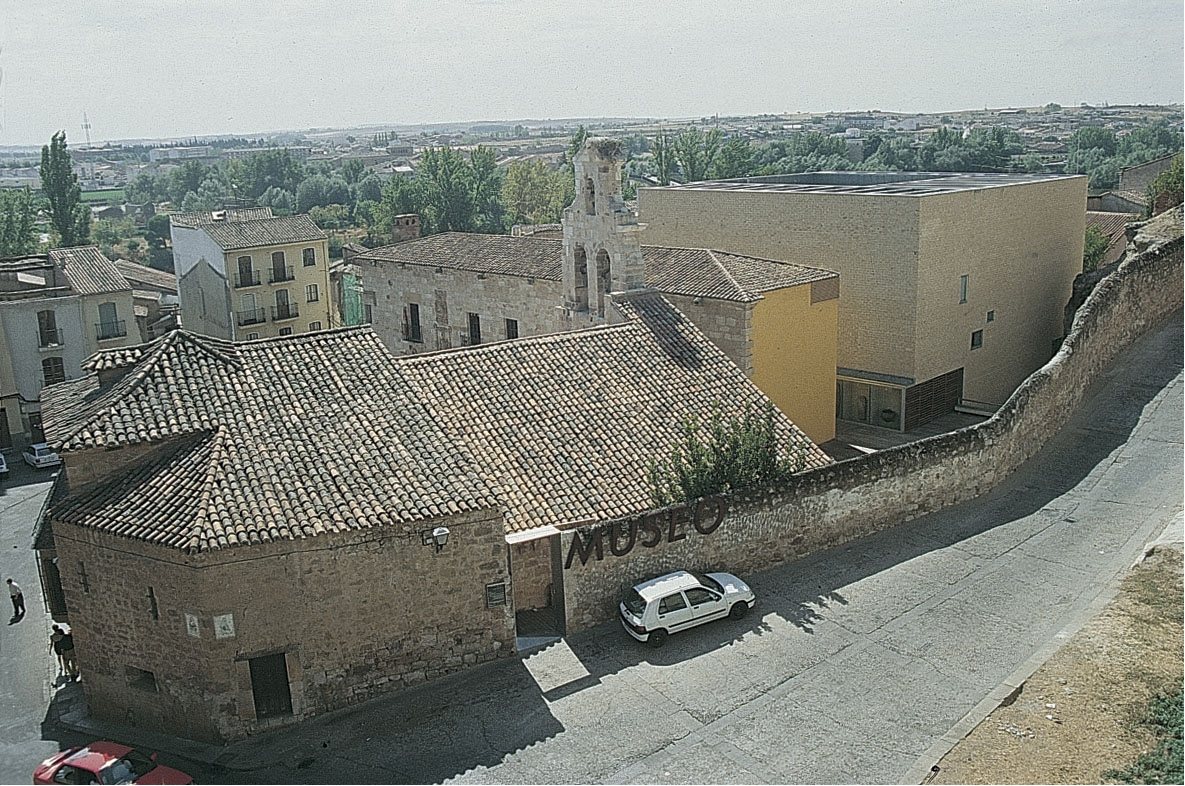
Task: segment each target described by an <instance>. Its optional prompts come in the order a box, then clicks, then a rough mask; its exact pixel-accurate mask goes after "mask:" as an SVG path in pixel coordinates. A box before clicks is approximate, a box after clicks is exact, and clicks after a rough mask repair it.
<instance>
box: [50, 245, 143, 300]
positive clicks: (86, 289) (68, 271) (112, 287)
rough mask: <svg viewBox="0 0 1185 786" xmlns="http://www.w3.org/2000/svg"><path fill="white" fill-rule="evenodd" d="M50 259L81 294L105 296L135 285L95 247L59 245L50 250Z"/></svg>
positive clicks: (71, 285)
mask: <svg viewBox="0 0 1185 786" xmlns="http://www.w3.org/2000/svg"><path fill="white" fill-rule="evenodd" d="M49 258H50V261H52V262H53V263H54V264H55V265H57V266H58V268H59V269H60V270H61V271H62V272H63V273H65V275H66V280H67V281H68V282H70V288H71V289H73V290H74V291H75V292H77V293H78V294H80V295H101V294H104V293H107V292H123V291H126V290H129V289H131V288H132V285H131V284H129V283H128V281H127V279H126V278H124V277H123V276H122V275H121V274H120V272H119V268H117V267H116V266H115V263H114V262H112V261H111V260H110V259H108V258H107V257H105V256H103V254H102V252H100V251H99V249H98V248H96V247H95V246H83V247H81V248H56V249H54V250H53V251H50V252H49Z"/></svg>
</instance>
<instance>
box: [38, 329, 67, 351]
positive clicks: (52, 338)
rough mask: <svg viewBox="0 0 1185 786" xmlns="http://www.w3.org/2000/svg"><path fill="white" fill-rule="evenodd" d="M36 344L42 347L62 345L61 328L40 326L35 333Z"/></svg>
mask: <svg viewBox="0 0 1185 786" xmlns="http://www.w3.org/2000/svg"><path fill="white" fill-rule="evenodd" d="M37 336H38V344H37V345H38V346H39V347H41V348H42V349H48V348H49V347H60V346H62V329H61V328H41V330H39V331H38V333H37Z"/></svg>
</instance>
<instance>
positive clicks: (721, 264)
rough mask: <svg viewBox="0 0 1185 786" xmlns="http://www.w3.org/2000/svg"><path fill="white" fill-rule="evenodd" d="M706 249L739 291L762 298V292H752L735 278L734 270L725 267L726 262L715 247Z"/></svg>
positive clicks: (747, 295) (748, 295)
mask: <svg viewBox="0 0 1185 786" xmlns="http://www.w3.org/2000/svg"><path fill="white" fill-rule="evenodd" d="M704 250H705V251H707V252H708V256H709V257H711V259H712V261H713V262H714V263H715V264H716V267H718V268H720V272H721V273H723V274H724V277H725V278H727V279H728V280H729V282H730V283H731V284H732V285H733V286H734V287H736V290H737V292H740V293H741V294H742V295H745V296H746V297H756V298H757V299H760V298H761V294H760V293H756V292H750V291H749V290H747V289H745V288H744V287H742V286H741V285H740V283H739V282H738V281H737V280H736V279H735V278H733V275H732V271H731V270H729V269H728V268H727V267H725V265H724V263H723V262H721V261H720V259H719V258H718V257H717V256H716V252H715V251H714V250H713V249H710V248H705V249H704Z"/></svg>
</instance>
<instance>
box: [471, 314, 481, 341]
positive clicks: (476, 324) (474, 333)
mask: <svg viewBox="0 0 1185 786" xmlns="http://www.w3.org/2000/svg"><path fill="white" fill-rule="evenodd" d="M469 343H470V344H480V343H481V317H480V316H478V315H477V314H470V315H469Z"/></svg>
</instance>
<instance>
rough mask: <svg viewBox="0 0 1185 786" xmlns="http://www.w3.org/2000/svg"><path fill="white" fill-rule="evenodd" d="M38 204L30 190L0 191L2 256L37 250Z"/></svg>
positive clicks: (0, 252) (0, 253) (0, 248)
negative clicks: (35, 226)
mask: <svg viewBox="0 0 1185 786" xmlns="http://www.w3.org/2000/svg"><path fill="white" fill-rule="evenodd" d="M36 220H37V202H36V200H34V199H33V192H32V191H30V190H29V189H28V188H21V189H3V190H0V256H5V257H7V256H16V255H18V254H31V253H33V252H34V251H36V250H37V234H36V232H34V227H33V225H34V222H35V221H36Z"/></svg>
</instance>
